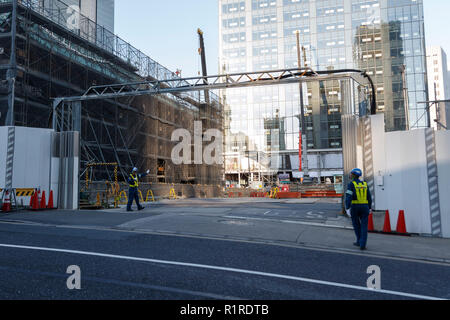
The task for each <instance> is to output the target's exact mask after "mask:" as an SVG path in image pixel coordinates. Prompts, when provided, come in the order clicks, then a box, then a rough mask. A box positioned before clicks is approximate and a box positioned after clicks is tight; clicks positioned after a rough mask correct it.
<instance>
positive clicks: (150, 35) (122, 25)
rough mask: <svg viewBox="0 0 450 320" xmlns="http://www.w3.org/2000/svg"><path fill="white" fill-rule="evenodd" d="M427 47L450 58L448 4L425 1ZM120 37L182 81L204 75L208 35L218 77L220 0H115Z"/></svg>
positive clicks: (212, 64)
mask: <svg viewBox="0 0 450 320" xmlns="http://www.w3.org/2000/svg"><path fill="white" fill-rule="evenodd" d="M424 9H425V31H426V41H427V45H440V46H442V47H443V48H444V50H446V52H447V53H448V54H449V55H450V37H449V35H448V31H447V30H446V28H445V27H443V26H444V25H445V23H450V17H449V15H448V13H449V12H450V1H448V0H424ZM115 19H116V21H115V28H116V33H117V34H118V35H119V36H120V37H121V38H122V39H124V40H125V41H127V42H129V43H130V44H132V45H133V46H135V47H136V48H138V49H140V50H141V51H143V52H144V53H146V54H147V55H149V56H150V57H151V58H153V59H154V60H156V61H158V62H159V63H160V64H162V65H164V66H165V67H167V68H169V69H170V70H173V71H175V70H176V69H182V75H183V77H190V76H196V75H197V74H198V72H199V71H201V65H200V58H199V55H198V52H197V50H198V35H197V28H200V29H202V30H203V31H204V37H205V43H206V54H207V61H208V73H209V74H211V75H213V74H214V75H215V74H217V73H218V32H219V22H218V0H164V1H161V0H131V1H130V0H116V16H115Z"/></svg>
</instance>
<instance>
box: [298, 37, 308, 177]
mask: <svg viewBox="0 0 450 320" xmlns="http://www.w3.org/2000/svg"><path fill="white" fill-rule="evenodd" d="M295 34H296V36H297V61H298V68H301V67H302V59H301V47H300V31H298V30H297V31H296V33H295ZM299 91H300V117H301V119H300V122H301V126H302V127H301V130H300V136H301V137H302V146H301V147H302V159H301V160H302V163H301V164H300V168H301V171H303V175H304V176H305V177H308V176H309V170H308V154H307V153H308V145H307V140H306V121H305V106H304V103H303V83H302V82H299Z"/></svg>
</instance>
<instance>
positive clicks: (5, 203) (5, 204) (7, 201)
mask: <svg viewBox="0 0 450 320" xmlns="http://www.w3.org/2000/svg"><path fill="white" fill-rule="evenodd" d="M2 211H3V212H4V213H5V212H10V211H11V198H10V197H9V191H8V190H6V191H5V200H4V201H3V206H2Z"/></svg>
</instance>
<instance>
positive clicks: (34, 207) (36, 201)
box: [31, 191, 40, 211]
mask: <svg viewBox="0 0 450 320" xmlns="http://www.w3.org/2000/svg"><path fill="white" fill-rule="evenodd" d="M39 193H40V191H36V192H35V193H34V198H33V205H32V206H31V210H33V211H36V210H39Z"/></svg>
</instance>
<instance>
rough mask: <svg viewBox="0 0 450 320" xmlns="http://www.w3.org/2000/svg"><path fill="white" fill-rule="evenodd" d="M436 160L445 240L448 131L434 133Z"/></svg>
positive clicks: (448, 229)
mask: <svg viewBox="0 0 450 320" xmlns="http://www.w3.org/2000/svg"><path fill="white" fill-rule="evenodd" d="M436 160H437V165H438V183H439V191H440V192H439V199H440V205H441V223H442V233H443V236H444V237H445V238H450V131H437V132H436Z"/></svg>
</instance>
